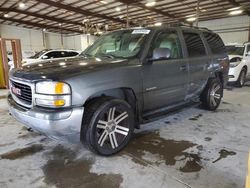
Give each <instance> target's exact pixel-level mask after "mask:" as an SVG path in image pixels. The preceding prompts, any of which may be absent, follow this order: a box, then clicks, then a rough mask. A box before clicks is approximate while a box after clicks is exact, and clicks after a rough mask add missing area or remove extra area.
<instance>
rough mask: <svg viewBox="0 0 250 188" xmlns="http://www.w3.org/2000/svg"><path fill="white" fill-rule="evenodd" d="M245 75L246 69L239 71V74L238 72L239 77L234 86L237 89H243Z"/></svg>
mask: <svg viewBox="0 0 250 188" xmlns="http://www.w3.org/2000/svg"><path fill="white" fill-rule="evenodd" d="M246 73H247V71H246V69H245V68H243V69H242V70H241V72H240V75H239V78H238V80H237V81H236V85H237V86H238V87H243V86H244V84H245V80H246Z"/></svg>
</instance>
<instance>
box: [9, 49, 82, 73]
mask: <svg viewBox="0 0 250 188" xmlns="http://www.w3.org/2000/svg"><path fill="white" fill-rule="evenodd" d="M77 55H79V52H77V51H75V50H48V49H46V50H42V51H40V52H38V53H36V54H35V55H33V56H31V57H29V58H24V59H23V61H22V63H23V64H22V66H29V65H33V64H36V63H42V62H47V61H48V60H55V59H57V60H63V59H68V58H72V57H75V56H77ZM9 65H10V67H11V69H12V68H14V63H13V61H10V62H9Z"/></svg>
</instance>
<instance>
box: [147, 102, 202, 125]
mask: <svg viewBox="0 0 250 188" xmlns="http://www.w3.org/2000/svg"><path fill="white" fill-rule="evenodd" d="M200 104H201V103H200V102H197V101H184V102H181V103H178V104H175V105H171V106H167V107H163V108H160V109H157V110H154V111H149V112H147V113H145V114H143V116H142V120H143V122H142V123H148V122H151V121H155V120H158V119H161V118H163V116H166V115H170V114H174V113H176V112H179V111H181V110H183V109H185V108H190V107H197V106H199V105H200Z"/></svg>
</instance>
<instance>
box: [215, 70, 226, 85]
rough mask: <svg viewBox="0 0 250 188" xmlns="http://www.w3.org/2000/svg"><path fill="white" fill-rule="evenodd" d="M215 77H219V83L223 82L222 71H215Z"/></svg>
mask: <svg viewBox="0 0 250 188" xmlns="http://www.w3.org/2000/svg"><path fill="white" fill-rule="evenodd" d="M215 77H216V78H219V79H220V81H221V83H222V84H224V79H223V73H222V72H216V73H215Z"/></svg>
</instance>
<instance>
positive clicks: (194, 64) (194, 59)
mask: <svg viewBox="0 0 250 188" xmlns="http://www.w3.org/2000/svg"><path fill="white" fill-rule="evenodd" d="M183 37H184V41H185V44H186V51H187V55H188V62H189V76H188V80H189V84H188V95H187V98H191V97H194V96H198V95H200V92H201V90H202V89H203V88H204V85H205V84H206V82H207V78H208V77H209V71H208V69H209V66H210V61H211V58H210V57H209V55H208V50H207V49H206V47H205V44H204V41H203V39H202V37H201V34H200V33H199V32H195V31H192V30H191V31H190V30H187V31H185V30H184V31H183Z"/></svg>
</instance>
